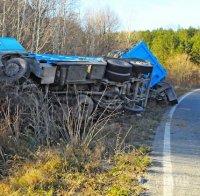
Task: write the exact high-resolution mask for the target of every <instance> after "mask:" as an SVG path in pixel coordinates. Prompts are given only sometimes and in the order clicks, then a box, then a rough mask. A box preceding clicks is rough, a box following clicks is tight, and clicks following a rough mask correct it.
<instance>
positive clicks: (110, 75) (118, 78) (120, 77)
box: [106, 71, 131, 82]
mask: <svg viewBox="0 0 200 196" xmlns="http://www.w3.org/2000/svg"><path fill="white" fill-rule="evenodd" d="M106 78H107V79H108V80H111V81H114V82H126V81H129V80H130V78H131V74H130V73H126V74H121V73H116V72H112V71H106Z"/></svg>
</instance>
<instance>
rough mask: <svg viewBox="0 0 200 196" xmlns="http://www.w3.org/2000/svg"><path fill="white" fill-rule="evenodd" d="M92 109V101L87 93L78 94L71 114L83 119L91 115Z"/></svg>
mask: <svg viewBox="0 0 200 196" xmlns="http://www.w3.org/2000/svg"><path fill="white" fill-rule="evenodd" d="M93 110H94V102H93V100H92V99H91V98H90V97H88V96H87V95H78V97H77V100H76V104H75V105H74V107H73V115H74V117H76V118H79V119H82V120H85V119H87V118H88V117H89V116H91V114H92V112H93Z"/></svg>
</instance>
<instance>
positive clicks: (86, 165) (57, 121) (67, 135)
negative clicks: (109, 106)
mask: <svg viewBox="0 0 200 196" xmlns="http://www.w3.org/2000/svg"><path fill="white" fill-rule="evenodd" d="M11 97H12V96H11ZM55 100H56V101H55ZM1 101H2V104H1V116H0V121H1V123H0V125H1V126H0V142H1V143H0V144H1V145H0V174H1V178H2V180H1V181H0V195H1V193H3V195H77V194H78V195H111V196H112V195H113V196H114V195H139V194H140V193H141V192H142V191H143V190H144V189H143V188H142V187H141V186H140V185H139V182H138V178H139V177H140V176H141V175H143V173H144V172H145V170H146V168H147V166H148V164H149V163H150V160H149V158H148V156H147V151H148V150H147V148H144V147H142V148H139V149H136V148H135V147H134V146H133V145H132V144H133V142H132V139H131V140H130V141H128V140H129V139H130V138H129V137H130V135H129V134H130V133H131V134H133V135H134V134H135V133H136V132H134V131H133V129H130V127H129V124H132V122H131V121H132V120H133V119H129V121H128V122H126V126H124V130H123V134H121V130H120V131H118V122H116V119H120V118H119V116H120V115H121V114H119V113H117V112H108V111H106V110H103V111H102V110H101V112H100V113H99V111H97V109H96V110H95V112H94V114H92V115H91V116H89V118H87V119H84V118H81V116H79V117H80V118H77V117H74V116H73V115H72V113H71V112H72V108H70V107H69V105H66V104H64V105H63V104H62V102H63V99H62V101H61V100H60V99H59V98H56V99H52V98H46V97H45V96H44V95H43V94H42V93H40V91H37V92H36V93H30V92H28V93H27V92H26V93H22V94H20V96H16V98H14V99H11V98H8V99H2V100H1ZM122 119H123V118H122ZM112 123H114V124H115V125H113V128H112V127H110V126H109V124H112ZM113 132H115V134H114V135H115V137H113ZM132 132H133V133H132ZM111 149H112V150H111ZM19 168H20V170H19Z"/></svg>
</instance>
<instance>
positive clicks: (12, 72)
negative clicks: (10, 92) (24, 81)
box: [4, 63, 20, 77]
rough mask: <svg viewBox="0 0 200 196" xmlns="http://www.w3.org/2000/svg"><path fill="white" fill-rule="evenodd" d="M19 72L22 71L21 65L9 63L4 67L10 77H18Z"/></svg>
mask: <svg viewBox="0 0 200 196" xmlns="http://www.w3.org/2000/svg"><path fill="white" fill-rule="evenodd" d="M19 71H20V65H18V64H17V63H9V64H8V65H6V66H5V67H4V73H5V74H6V75H7V76H8V77H13V76H16V75H17V74H18V73H19Z"/></svg>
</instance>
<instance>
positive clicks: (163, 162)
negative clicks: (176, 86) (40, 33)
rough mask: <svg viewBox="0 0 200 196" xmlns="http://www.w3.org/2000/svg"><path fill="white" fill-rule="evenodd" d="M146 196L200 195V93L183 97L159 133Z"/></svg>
mask: <svg viewBox="0 0 200 196" xmlns="http://www.w3.org/2000/svg"><path fill="white" fill-rule="evenodd" d="M152 159H153V163H152V167H151V168H150V169H149V174H148V176H147V178H148V179H149V180H148V183H147V188H148V189H149V191H148V193H147V195H156V196H157V195H158V196H162V195H163V196H172V195H174V196H199V195H200V90H195V91H193V92H190V93H188V94H186V95H185V96H183V97H182V98H181V99H180V102H179V104H178V105H176V106H175V107H173V108H171V109H170V111H169V112H167V114H166V115H165V117H164V119H163V122H162V123H161V125H160V126H159V127H158V129H157V133H156V137H155V141H154V145H153V152H152Z"/></svg>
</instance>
